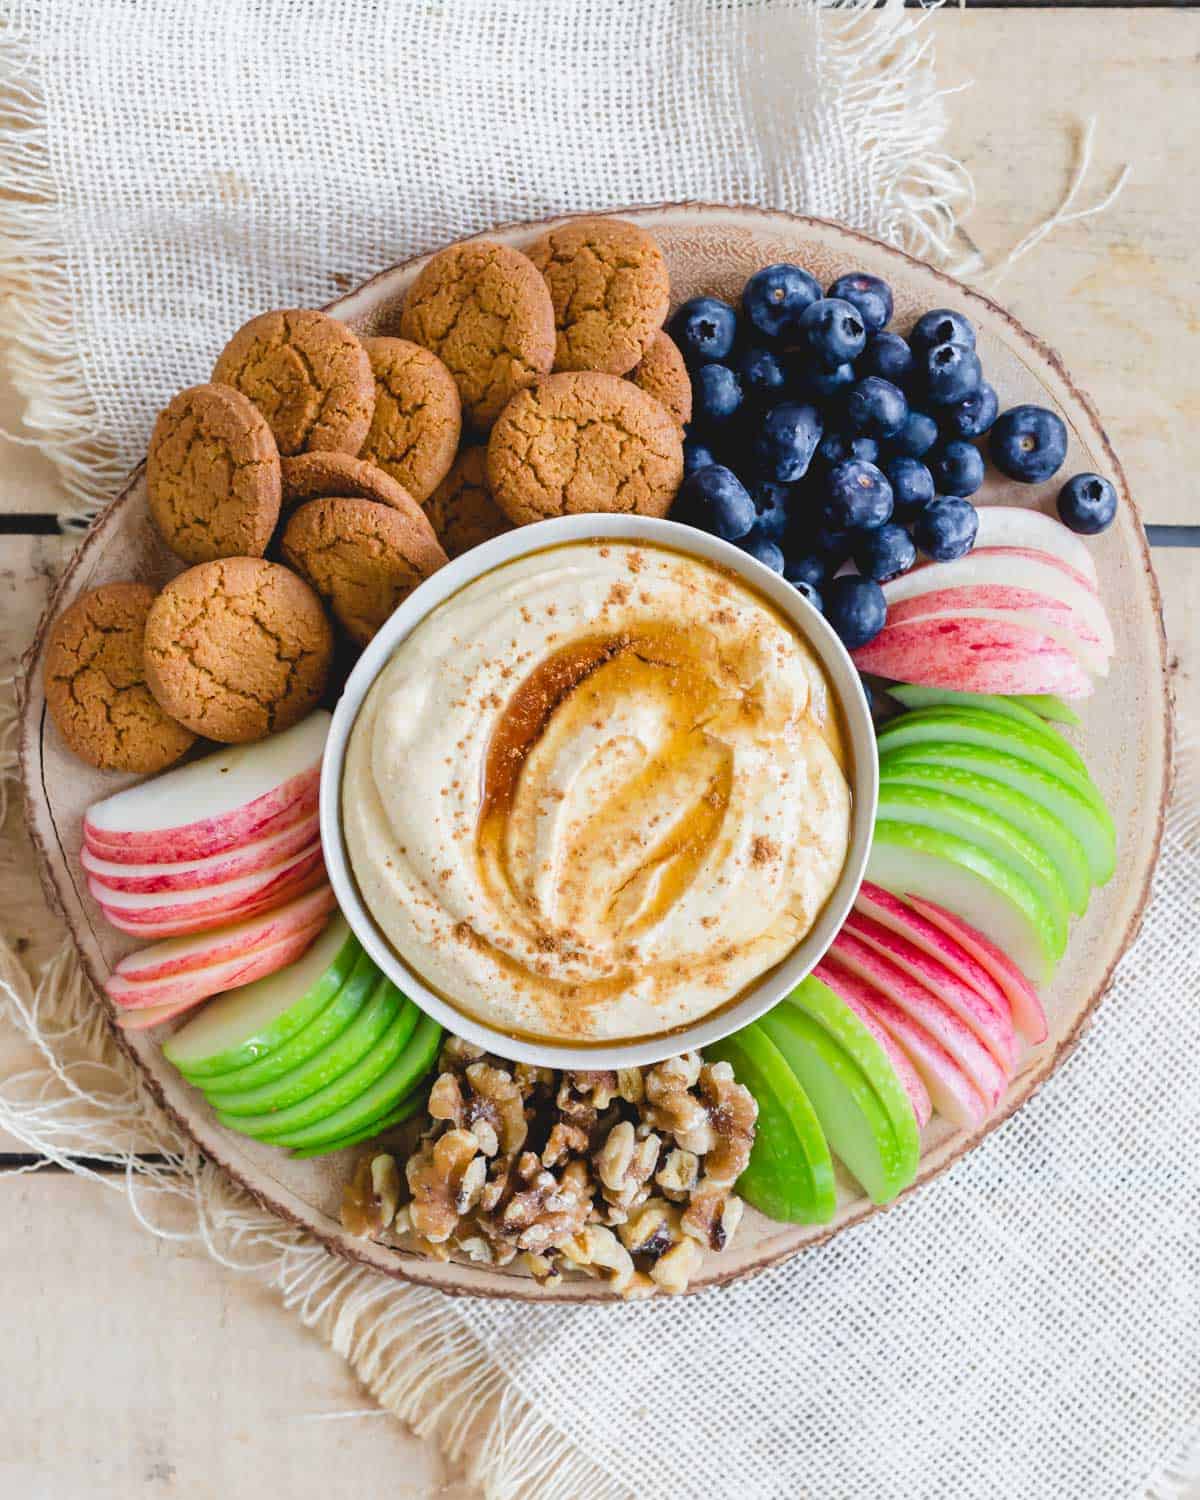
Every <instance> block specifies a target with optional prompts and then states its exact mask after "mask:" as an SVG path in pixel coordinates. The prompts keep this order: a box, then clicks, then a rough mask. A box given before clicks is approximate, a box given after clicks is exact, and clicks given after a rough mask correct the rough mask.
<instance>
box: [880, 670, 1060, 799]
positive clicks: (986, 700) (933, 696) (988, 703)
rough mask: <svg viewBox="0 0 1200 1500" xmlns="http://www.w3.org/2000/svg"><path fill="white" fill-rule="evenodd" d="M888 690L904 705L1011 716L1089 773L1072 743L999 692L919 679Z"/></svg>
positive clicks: (1050, 747)
mask: <svg viewBox="0 0 1200 1500" xmlns="http://www.w3.org/2000/svg"><path fill="white" fill-rule="evenodd" d="M888 692H889V694H890V695H891V696H892V697H893V698H895V699H896V701H897V702H898V703H903V704H904V706H905V708H911V709H918V708H968V709H979V710H982V711H984V712H985V713H993V714H999V715H1000V717H1001V718H1002V719H1012V721H1013V722H1014V723H1016V724H1023V725H1024V726H1025V728H1026V729H1028V730H1029V732H1030V733H1031V734H1034V735H1037V736H1038V737H1039V738H1040V739H1041V741H1042V743H1043V744H1044V745H1045V747H1046V749H1047V750H1050V751H1051V752H1052V753H1053V754H1055V755H1057V756H1058V757H1059V759H1060V760H1065V761H1066V763H1067V764H1068V765H1069V766H1070V767H1071V768H1072V769H1073V770H1076V771H1078V772H1080V774H1081V775H1084V776H1086V775H1087V774H1088V768H1087V766H1086V765H1085V764H1084V760H1083V757H1082V756H1081V755H1080V754H1079V752H1078V750H1076V749H1075V747H1074V746H1073V745H1069V744H1067V742H1066V740H1064V739H1063V737H1062V735H1061V734H1059V733H1058V731H1057V730H1056V729H1051V728H1050V726H1049V725H1048V724H1047V723H1046V722H1045V721H1044V720H1043V719H1041V718H1040V717H1039V716H1038V715H1037V714H1035V713H1034V712H1033V710H1032V709H1030V708H1026V707H1025V705H1024V704H1023V703H1018V702H1016V701H1015V700H1014V699H1012V698H1007V697H1004V696H1003V695H1002V694H1000V693H963V692H959V691H957V690H956V689H954V688H937V687H923V686H920V685H918V684H917V683H908V682H898V683H896V684H895V685H894V686H892V687H890V688H888Z"/></svg>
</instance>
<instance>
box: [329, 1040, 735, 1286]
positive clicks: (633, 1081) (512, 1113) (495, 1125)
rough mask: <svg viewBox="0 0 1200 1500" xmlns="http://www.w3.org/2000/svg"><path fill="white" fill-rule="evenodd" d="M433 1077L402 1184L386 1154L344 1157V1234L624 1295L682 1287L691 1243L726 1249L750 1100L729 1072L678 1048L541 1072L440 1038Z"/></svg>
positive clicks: (689, 1269) (693, 1258)
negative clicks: (610, 1063) (600, 1066)
mask: <svg viewBox="0 0 1200 1500" xmlns="http://www.w3.org/2000/svg"><path fill="white" fill-rule="evenodd" d="M440 1067H441V1072H440V1075H439V1077H438V1078H437V1081H436V1082H435V1083H434V1085H433V1088H432V1090H431V1091H430V1095H429V1103H428V1106H427V1113H428V1116H429V1120H428V1128H427V1129H426V1130H425V1132H424V1134H423V1135H422V1136H421V1138H420V1140H419V1142H418V1143H417V1145H416V1147H415V1149H414V1150H413V1151H412V1153H411V1154H410V1155H409V1156H408V1158H407V1160H406V1161H405V1163H404V1168H403V1174H402V1173H401V1170H400V1166H399V1164H398V1163H397V1161H396V1159H395V1158H394V1157H392V1156H387V1155H376V1156H373V1157H372V1156H368V1157H364V1158H363V1159H362V1161H360V1162H359V1164H358V1168H357V1170H356V1171H355V1173H354V1176H353V1178H352V1179H351V1181H350V1182H349V1184H348V1185H347V1187H346V1190H345V1195H344V1198H343V1203H342V1222H343V1224H344V1225H345V1227H346V1228H347V1229H348V1230H349V1231H350V1232H351V1233H352V1234H357V1235H381V1234H383V1233H384V1232H385V1231H389V1230H390V1231H391V1233H392V1234H393V1235H395V1236H397V1237H398V1239H399V1242H400V1243H401V1245H403V1246H404V1247H405V1248H408V1249H413V1250H419V1251H421V1252H423V1253H424V1254H426V1255H431V1256H434V1257H436V1258H438V1259H441V1260H448V1259H449V1257H450V1254H451V1252H452V1251H454V1250H457V1251H459V1252H461V1253H462V1254H464V1255H466V1256H468V1257H469V1258H470V1259H471V1260H474V1261H478V1262H481V1263H483V1264H485V1265H490V1266H507V1265H510V1264H511V1263H512V1262H514V1261H516V1260H518V1258H520V1261H521V1263H522V1264H523V1266H524V1267H525V1269H526V1270H528V1271H529V1272H530V1273H531V1274H532V1275H533V1276H534V1277H536V1278H537V1279H538V1280H539V1281H541V1282H544V1283H547V1284H555V1283H557V1282H558V1281H559V1280H560V1279H561V1277H562V1275H563V1272H564V1271H581V1272H584V1273H585V1274H587V1275H591V1276H600V1277H603V1278H604V1279H605V1280H607V1281H608V1282H610V1283H611V1284H612V1286H613V1288H614V1289H615V1290H616V1291H617V1292H619V1293H620V1294H621V1295H622V1296H624V1297H638V1296H649V1295H651V1294H652V1293H654V1292H655V1291H659V1290H661V1291H665V1292H672V1293H675V1292H682V1291H684V1290H685V1288H686V1287H687V1285H688V1282H689V1281H690V1280H691V1278H692V1276H693V1275H694V1274H695V1272H696V1270H697V1269H698V1267H699V1265H700V1261H701V1258H702V1255H703V1249H704V1247H707V1248H708V1249H710V1250H723V1249H724V1248H725V1246H726V1245H727V1244H728V1243H729V1241H730V1240H731V1239H732V1237H733V1234H734V1232H735V1230H736V1229H737V1226H738V1222H739V1221H740V1219H741V1216H742V1201H741V1199H740V1198H738V1197H736V1196H735V1194H734V1193H733V1185H734V1183H735V1182H736V1181H737V1179H738V1177H739V1176H740V1175H741V1173H742V1171H743V1169H744V1168H745V1166H746V1163H747V1161H748V1160H749V1158H750V1149H751V1147H752V1146H753V1144H754V1126H755V1120H756V1118H757V1115H758V1106H757V1104H756V1103H755V1101H754V1098H753V1096H752V1095H751V1094H750V1092H749V1090H747V1089H745V1088H743V1087H742V1085H741V1084H739V1083H737V1082H736V1080H735V1079H734V1076H733V1070H732V1069H731V1068H730V1066H729V1064H728V1063H706V1062H704V1061H703V1060H702V1058H701V1057H700V1054H699V1053H697V1052H687V1053H684V1054H683V1055H682V1056H680V1057H672V1058H668V1059H667V1061H666V1062H661V1063H658V1064H656V1065H655V1066H654V1067H651V1068H622V1069H619V1070H616V1071H606V1072H590V1073H585V1072H564V1073H555V1072H553V1071H551V1070H550V1069H549V1068H536V1067H530V1066H527V1065H526V1064H523V1063H517V1064H515V1065H514V1064H509V1063H505V1062H501V1061H500V1060H499V1059H496V1058H493V1057H490V1056H488V1055H486V1054H485V1053H484V1052H483V1051H482V1050H481V1049H479V1048H477V1047H473V1046H472V1045H470V1044H469V1043H467V1042H463V1041H460V1040H459V1039H458V1038H455V1037H451V1038H450V1039H449V1040H448V1041H447V1042H446V1045H445V1047H444V1048H443V1049H442V1056H441V1063H440Z"/></svg>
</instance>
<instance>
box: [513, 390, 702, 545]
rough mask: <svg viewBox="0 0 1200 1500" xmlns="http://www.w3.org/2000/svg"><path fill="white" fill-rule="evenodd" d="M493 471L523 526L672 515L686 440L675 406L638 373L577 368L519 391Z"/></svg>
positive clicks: (680, 478)
mask: <svg viewBox="0 0 1200 1500" xmlns="http://www.w3.org/2000/svg"><path fill="white" fill-rule="evenodd" d="M487 474H488V483H489V484H490V485H491V489H492V494H493V495H494V496H495V497H496V502H497V504H498V505H499V506H500V508H501V509H502V510H503V511H504V513H505V514H506V515H507V516H508V518H509V520H510V521H513V522H515V524H516V525H518V526H522V525H524V524H525V523H526V522H528V521H544V520H545V519H546V518H547V517H548V516H563V515H574V514H576V513H578V512H580V511H614V512H617V513H620V514H637V515H642V516H665V515H666V513H667V511H668V510H669V509H670V506H671V501H672V500H673V499H674V498H675V491H676V490H677V489H678V488H679V485H680V482H681V481H682V479H683V442H682V439H681V437H680V433H679V429H678V427H676V425H675V422H674V419H673V418H672V416H671V414H670V412H668V411H667V409H666V408H665V407H664V406H662V405H661V404H660V403H659V402H658V401H656V400H655V399H654V398H653V396H648V395H647V394H646V393H645V391H642V390H639V388H638V387H637V386H636V385H634V384H633V383H632V382H631V381H628V380H621V379H619V378H618V377H617V376H615V375H603V374H600V373H599V372H597V371H593V370H582V371H574V372H571V373H567V374H562V375H550V376H547V378H546V379H545V380H540V381H539V382H538V383H537V385H535V386H534V387H533V388H532V389H530V390H527V391H522V392H521V393H520V394H519V395H517V396H514V397H513V399H512V401H510V402H509V404H508V405H507V406H506V407H505V409H504V411H503V413H502V414H501V416H500V420H499V421H498V422H497V423H496V425H495V427H494V428H493V430H492V436H491V439H490V440H489V442H488V453H487Z"/></svg>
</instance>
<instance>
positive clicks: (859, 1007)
mask: <svg viewBox="0 0 1200 1500" xmlns="http://www.w3.org/2000/svg"><path fill="white" fill-rule="evenodd" d="M812 977H813V978H814V979H817V980H819V981H820V982H821V983H822V984H823V985H824V986H825V988H826V989H827V990H830V991H832V993H833V994H835V995H836V996H837V997H838V999H839V1000H840V1001H841V1002H842V1004H843V1005H845V1007H846V1009H847V1010H850V1011H853V1013H854V1014H855V1015H856V1016H857V1017H858V1019H859V1020H860V1021H861V1022H862V1024H863V1027H864V1028H865V1029H866V1031H867V1032H868V1033H869V1034H870V1035H871V1036H872V1037H873V1038H874V1039H875V1042H876V1043H877V1045H878V1046H879V1049H880V1051H881V1052H882V1053H883V1054H884V1056H885V1057H886V1058H887V1060H888V1063H889V1065H890V1066H891V1069H892V1072H893V1073H894V1074H895V1075H896V1078H897V1080H898V1081H899V1083H900V1087H901V1088H902V1089H903V1090H904V1093H905V1094H906V1095H907V1097H908V1102H909V1104H910V1106H911V1108H912V1112H913V1115H914V1116H915V1117H916V1121H917V1125H918V1126H919V1127H920V1128H922V1129H923V1128H924V1127H925V1126H926V1125H928V1124H929V1117H930V1115H931V1114H932V1113H933V1105H932V1103H931V1102H930V1099H929V1090H928V1089H927V1088H926V1087H925V1085H924V1083H923V1082H922V1081H921V1075H920V1074H919V1073H918V1072H917V1070H916V1068H914V1067H913V1065H912V1063H911V1062H910V1061H909V1057H908V1053H907V1052H905V1051H904V1049H903V1048H902V1047H898V1046H897V1045H896V1042H895V1040H894V1039H893V1037H892V1034H891V1032H890V1031H888V1030H887V1029H886V1028H885V1027H883V1026H881V1025H880V1024H879V1022H878V1021H877V1020H876V1019H875V1015H874V1013H873V1011H872V1010H871V1006H870V998H871V994H872V991H871V987H870V985H868V984H867V983H865V981H863V980H861V979H860V978H859V977H858V975H857V974H851V972H850V970H849V969H841V968H838V967H837V966H836V965H835V964H829V963H826V961H825V960H824V959H822V960H821V962H820V963H819V964H817V966H816V967H815V968H814V969H813V971H812Z"/></svg>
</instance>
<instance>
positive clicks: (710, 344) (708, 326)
mask: <svg viewBox="0 0 1200 1500" xmlns="http://www.w3.org/2000/svg"><path fill="white" fill-rule="evenodd" d="M670 333H671V337H672V338H673V339H674V340H675V342H676V343H677V344H678V345H679V348H680V351H681V353H682V354H683V357H684V359H686V360H687V361H688V363H689V364H697V363H699V362H700V361H701V360H706V359H724V358H725V357H726V355H728V354H730V353H731V352H732V350H733V341H734V339H735V338H736V337H737V313H735V312H734V310H733V308H732V307H730V305H729V303H728V302H722V301H721V299H720V297H693V298H692V299H691V300H690V301H688V302H685V303H684V304H683V306H682V307H681V308H680V309H679V311H678V312H677V313H676V314H675V316H674V317H673V318H672V319H671V323H670Z"/></svg>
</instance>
